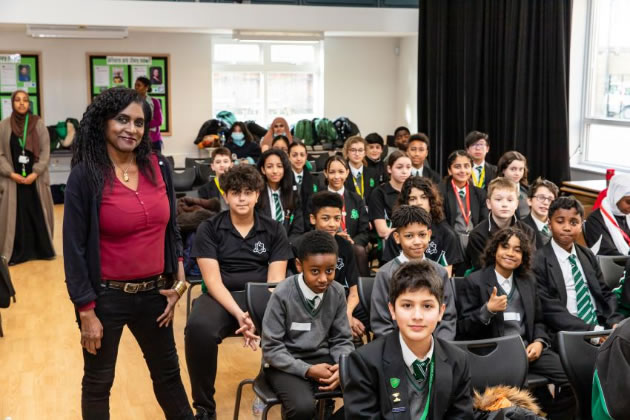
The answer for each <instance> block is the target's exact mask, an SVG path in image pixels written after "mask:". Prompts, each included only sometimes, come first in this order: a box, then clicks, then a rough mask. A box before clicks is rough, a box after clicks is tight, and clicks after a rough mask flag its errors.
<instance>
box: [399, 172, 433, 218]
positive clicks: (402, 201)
mask: <svg viewBox="0 0 630 420" xmlns="http://www.w3.org/2000/svg"><path fill="white" fill-rule="evenodd" d="M412 188H416V189H418V190H420V191H422V192H424V195H426V196H427V198H428V199H429V207H430V208H431V211H430V213H431V219H432V220H433V223H435V224H438V223H440V222H441V221H442V220H444V208H443V207H442V195H441V194H440V192H439V191H438V189H437V188H436V187H435V184H434V183H433V182H432V181H431V180H430V179H428V178H424V177H421V176H410V177H409V178H407V179H406V180H405V182H404V183H403V185H402V189H401V190H400V194H399V195H398V201H397V202H396V205H397V206H402V205H406V204H409V194H411V189H412Z"/></svg>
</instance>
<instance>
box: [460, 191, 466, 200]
mask: <svg viewBox="0 0 630 420" xmlns="http://www.w3.org/2000/svg"><path fill="white" fill-rule="evenodd" d="M459 196H460V197H461V198H462V200H463V199H464V198H466V191H464V190H459Z"/></svg>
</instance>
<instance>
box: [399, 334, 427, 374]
mask: <svg viewBox="0 0 630 420" xmlns="http://www.w3.org/2000/svg"><path fill="white" fill-rule="evenodd" d="M398 339H399V340H400V349H401V350H402V356H403V360H404V361H405V365H407V368H408V369H410V370H412V371H413V368H412V367H411V365H413V362H415V361H416V360H420V361H421V362H422V361H424V360H427V359H430V358H431V357H433V346H434V341H433V336H431V347H429V351H428V352H427V354H426V355H425V356H424V357H423V358H422V359H418V356H416V355H415V354H414V353H413V352H412V351H411V349H410V348H409V347H408V346H407V343H405V340H404V339H403V337H402V334H401V333H400V332H398Z"/></svg>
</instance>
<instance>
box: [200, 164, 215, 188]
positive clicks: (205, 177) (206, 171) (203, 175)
mask: <svg viewBox="0 0 630 420" xmlns="http://www.w3.org/2000/svg"><path fill="white" fill-rule="evenodd" d="M213 175H214V171H213V170H212V167H211V166H210V164H209V163H200V164H199V165H198V166H197V179H196V181H197V182H198V183H199V184H202V185H203V184H205V183H206V182H208V181H209V180H210V177H211V176H213Z"/></svg>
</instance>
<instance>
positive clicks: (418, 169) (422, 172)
mask: <svg viewBox="0 0 630 420" xmlns="http://www.w3.org/2000/svg"><path fill="white" fill-rule="evenodd" d="M411 172H413V173H416V172H419V173H420V175H421V176H422V175H424V165H422V166H421V167H419V168H416V167H414V166H412V167H411Z"/></svg>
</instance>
